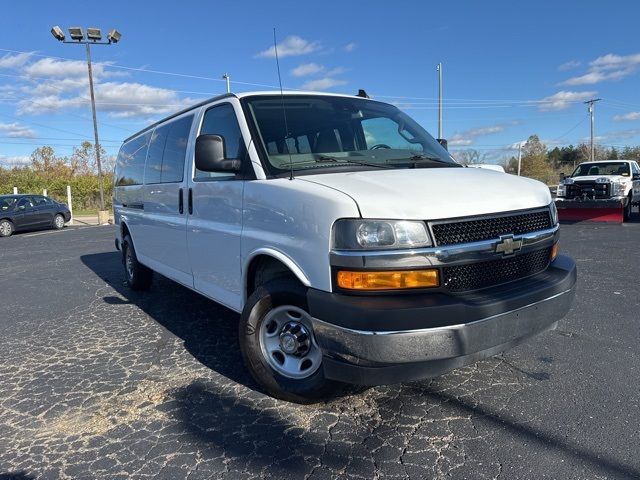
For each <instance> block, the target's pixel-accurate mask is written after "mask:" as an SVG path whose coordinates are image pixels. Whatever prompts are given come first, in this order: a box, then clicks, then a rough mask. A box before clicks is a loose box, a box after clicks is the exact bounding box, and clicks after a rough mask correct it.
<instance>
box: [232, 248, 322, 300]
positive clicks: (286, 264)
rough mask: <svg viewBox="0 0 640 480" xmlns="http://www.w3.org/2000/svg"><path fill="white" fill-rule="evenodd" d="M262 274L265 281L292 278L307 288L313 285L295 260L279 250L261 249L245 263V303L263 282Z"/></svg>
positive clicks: (253, 253) (243, 275)
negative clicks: (285, 277)
mask: <svg viewBox="0 0 640 480" xmlns="http://www.w3.org/2000/svg"><path fill="white" fill-rule="evenodd" d="M261 272H262V275H265V277H266V278H264V279H265V280H266V279H269V278H278V277H284V276H291V277H292V278H295V279H297V280H298V281H299V282H300V283H301V284H302V285H304V286H305V287H308V286H310V285H311V282H310V281H309V278H308V277H307V275H306V274H305V273H304V271H303V270H302V269H301V268H300V266H299V265H298V264H297V263H296V262H295V261H294V260H293V259H291V258H290V257H288V256H287V255H286V254H284V253H282V252H280V251H278V250H275V249H272V248H261V249H258V250H255V251H254V252H251V254H250V255H249V256H248V257H247V260H246V261H245V262H244V266H243V270H242V285H243V299H242V300H243V303H245V302H246V301H247V298H249V297H250V296H251V294H252V293H253V291H254V290H255V288H256V286H257V285H258V282H259V281H260V280H261V278H260V276H261Z"/></svg>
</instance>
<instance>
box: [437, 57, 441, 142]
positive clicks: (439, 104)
mask: <svg viewBox="0 0 640 480" xmlns="http://www.w3.org/2000/svg"><path fill="white" fill-rule="evenodd" d="M436 70H437V71H438V138H443V137H442V62H440V63H438V66H437V67H436Z"/></svg>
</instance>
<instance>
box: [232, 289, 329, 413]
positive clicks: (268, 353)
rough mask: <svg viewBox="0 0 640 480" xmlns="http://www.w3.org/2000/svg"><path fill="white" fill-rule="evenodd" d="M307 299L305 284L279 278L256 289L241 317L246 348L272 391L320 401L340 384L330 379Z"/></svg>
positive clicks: (250, 365) (253, 370) (255, 375)
mask: <svg viewBox="0 0 640 480" xmlns="http://www.w3.org/2000/svg"><path fill="white" fill-rule="evenodd" d="M306 303H307V302H306V291H305V288H304V287H303V286H302V285H300V283H299V282H297V281H296V280H292V279H279V280H273V281H271V282H268V283H266V284H264V285H261V286H259V287H258V288H257V289H256V290H255V292H254V293H253V294H252V295H251V297H250V298H249V299H248V301H247V304H246V306H245V308H244V310H243V311H242V316H241V318H240V328H239V337H240V350H241V352H242V357H243V359H244V362H245V364H246V365H247V368H248V369H249V371H250V372H251V375H252V376H253V378H254V379H255V380H256V382H258V383H259V384H260V386H261V387H262V388H264V390H265V391H266V392H267V393H269V395H271V396H273V397H276V398H280V399H282V400H287V401H289V402H295V403H312V402H314V401H317V400H319V399H321V398H323V397H325V396H327V395H328V394H329V393H330V392H331V391H332V390H334V389H335V387H336V385H337V384H336V383H335V382H333V381H330V380H327V379H326V378H325V377H324V373H323V369H322V351H321V350H320V348H319V347H318V345H317V344H316V341H315V338H314V336H313V325H312V323H311V317H310V315H309V313H307V304H306Z"/></svg>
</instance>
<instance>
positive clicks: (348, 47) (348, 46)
mask: <svg viewBox="0 0 640 480" xmlns="http://www.w3.org/2000/svg"><path fill="white" fill-rule="evenodd" d="M356 47H357V45H356V44H355V43H353V42H351V43H347V44H346V45H345V46H344V51H345V52H349V53H350V52H353V51H354V50H355V49H356Z"/></svg>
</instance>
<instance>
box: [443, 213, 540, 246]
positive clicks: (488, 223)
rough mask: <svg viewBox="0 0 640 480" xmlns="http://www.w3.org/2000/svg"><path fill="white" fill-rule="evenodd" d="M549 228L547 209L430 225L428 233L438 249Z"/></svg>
mask: <svg viewBox="0 0 640 480" xmlns="http://www.w3.org/2000/svg"><path fill="white" fill-rule="evenodd" d="M549 228H551V214H550V213H549V210H548V209H545V210H536V211H535V212H524V213H517V214H510V215H509V214H506V215H501V216H497V217H496V216H490V217H489V216H488V217H474V218H473V219H469V220H465V219H461V220H456V221H452V222H442V223H440V222H434V223H432V224H431V231H432V232H433V236H434V240H435V243H436V245H438V246H443V245H456V244H459V243H471V242H481V241H484V240H494V239H498V238H499V237H500V236H501V235H508V234H512V235H522V234H525V233H530V232H537V231H539V230H546V229H549Z"/></svg>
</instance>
